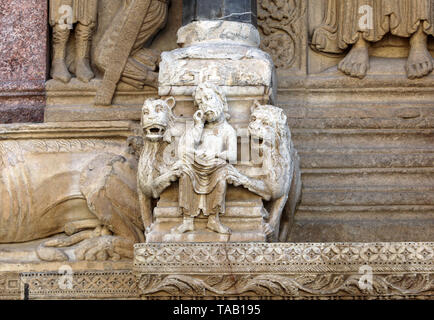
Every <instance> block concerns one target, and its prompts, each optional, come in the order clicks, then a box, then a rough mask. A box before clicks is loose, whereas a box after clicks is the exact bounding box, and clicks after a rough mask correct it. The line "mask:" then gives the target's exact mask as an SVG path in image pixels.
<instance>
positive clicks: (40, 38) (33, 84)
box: [0, 0, 48, 123]
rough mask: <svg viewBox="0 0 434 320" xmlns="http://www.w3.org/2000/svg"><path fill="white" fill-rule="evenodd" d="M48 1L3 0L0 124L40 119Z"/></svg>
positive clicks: (41, 116)
mask: <svg viewBox="0 0 434 320" xmlns="http://www.w3.org/2000/svg"><path fill="white" fill-rule="evenodd" d="M47 10H48V9H47V1H45V0H8V1H2V4H1V14H0V26H1V28H0V56H1V59H0V123H12V122H41V121H43V116H44V105H45V89H44V87H45V86H44V83H45V79H46V74H47V43H48V39H47Z"/></svg>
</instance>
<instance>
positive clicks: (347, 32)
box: [312, 0, 434, 79]
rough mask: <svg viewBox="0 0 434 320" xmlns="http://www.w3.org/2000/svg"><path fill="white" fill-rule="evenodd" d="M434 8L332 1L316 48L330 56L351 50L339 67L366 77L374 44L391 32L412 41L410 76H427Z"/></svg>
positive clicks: (421, 3) (385, 0)
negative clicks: (370, 51) (330, 54)
mask: <svg viewBox="0 0 434 320" xmlns="http://www.w3.org/2000/svg"><path fill="white" fill-rule="evenodd" d="M433 6H434V2H433V1H431V0H397V1H389V0H378V1H377V0H367V1H359V0H349V1H348V0H345V1H344V0H328V1H327V8H326V13H325V17H324V21H323V23H322V24H321V25H320V26H319V27H318V28H317V29H316V30H315V32H314V34H313V38H312V47H313V48H314V49H316V50H319V51H321V52H326V53H343V52H345V50H346V49H347V48H349V47H351V49H350V51H349V52H348V54H347V55H346V57H345V58H344V59H343V60H342V61H341V62H340V63H339V65H338V68H339V70H341V71H342V72H343V73H345V74H347V75H349V76H352V77H357V78H364V77H365V75H366V73H367V71H368V70H369V48H370V45H371V43H373V42H378V41H380V40H382V39H383V37H384V36H385V35H386V34H388V33H390V34H392V35H395V36H398V37H404V38H410V53H409V56H408V60H407V64H406V67H405V69H406V71H407V76H408V78H410V79H414V78H421V77H424V76H426V75H428V74H429V73H431V71H432V70H433V63H432V57H431V54H430V53H429V51H428V49H427V39H428V36H429V35H433V33H434V16H433ZM363 12H365V16H362V15H361V13H363Z"/></svg>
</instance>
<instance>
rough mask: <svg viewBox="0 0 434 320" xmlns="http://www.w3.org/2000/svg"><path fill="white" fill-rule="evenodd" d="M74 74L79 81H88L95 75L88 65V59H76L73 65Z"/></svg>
mask: <svg viewBox="0 0 434 320" xmlns="http://www.w3.org/2000/svg"><path fill="white" fill-rule="evenodd" d="M75 74H76V75H77V78H78V79H79V80H80V81H83V82H86V83H87V82H89V81H90V80H92V79H93V78H94V77H95V75H94V73H93V72H92V69H91V68H90V65H89V60H88V59H77V61H76V66H75Z"/></svg>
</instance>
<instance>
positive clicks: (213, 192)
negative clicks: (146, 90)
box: [131, 82, 301, 242]
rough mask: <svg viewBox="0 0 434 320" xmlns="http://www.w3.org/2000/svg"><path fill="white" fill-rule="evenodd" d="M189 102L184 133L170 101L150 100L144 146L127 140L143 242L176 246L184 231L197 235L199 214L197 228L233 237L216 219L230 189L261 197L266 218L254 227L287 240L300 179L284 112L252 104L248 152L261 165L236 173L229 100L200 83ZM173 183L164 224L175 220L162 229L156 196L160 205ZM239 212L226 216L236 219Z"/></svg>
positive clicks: (274, 238)
mask: <svg viewBox="0 0 434 320" xmlns="http://www.w3.org/2000/svg"><path fill="white" fill-rule="evenodd" d="M193 98H194V103H195V105H196V106H197V107H198V110H197V111H196V112H195V113H194V115H193V119H192V120H193V121H192V123H191V124H190V125H189V124H188V122H187V126H186V127H185V128H184V129H183V130H180V128H179V127H176V126H175V122H178V121H180V120H181V119H176V118H175V116H174V114H173V112H172V109H173V108H174V106H175V100H174V98H172V97H170V98H168V99H148V100H147V101H146V102H145V104H144V107H143V111H142V120H141V127H142V132H143V142H140V137H133V138H132V140H131V141H132V142H133V141H134V145H136V148H137V149H140V160H139V165H138V174H137V179H138V181H137V185H138V186H139V188H138V191H139V199H140V207H141V213H142V219H143V224H144V227H145V229H146V237H147V241H148V236H149V235H151V234H153V237H154V239H155V237H157V238H158V236H156V235H157V234H158V233H159V232H165V233H166V235H170V237H168V238H167V239H172V240H164V241H179V240H177V239H178V238H177V237H178V235H182V234H184V233H186V234H189V233H191V234H192V235H195V233H194V232H195V231H202V230H197V229H196V228H197V227H196V225H195V221H196V218H199V216H204V217H207V219H202V221H203V220H204V221H203V222H200V223H203V227H204V228H205V227H206V229H208V230H210V231H212V232H211V233H213V232H214V233H216V234H217V235H218V234H221V235H233V233H234V231H233V230H231V229H232V227H231V228H229V227H228V226H226V225H225V224H223V223H222V222H221V221H220V216H221V215H223V214H225V213H226V209H227V208H226V205H227V204H226V191H227V188H228V185H229V184H232V185H234V186H235V187H240V189H242V188H246V189H248V190H249V191H250V192H252V193H253V194H254V195H255V197H257V196H259V197H260V198H259V200H260V199H261V198H262V199H263V203H264V205H263V207H262V209H261V210H263V213H264V214H263V216H262V218H264V220H263V222H262V223H259V224H258V228H259V230H260V232H261V233H262V234H264V237H265V236H266V237H267V240H268V241H273V242H275V241H287V239H288V234H289V231H290V227H291V224H292V222H293V221H292V219H293V217H294V213H295V210H296V206H297V204H298V202H299V200H300V196H301V176H300V168H299V157H298V154H297V151H296V149H295V148H294V146H293V144H292V141H291V133H290V130H289V128H288V125H287V122H286V115H285V114H284V112H283V110H282V109H280V108H278V107H274V106H269V105H265V106H262V105H260V104H259V103H257V102H256V103H255V105H254V107H252V115H251V121H250V123H249V126H248V131H249V134H250V136H251V137H252V139H253V143H252V146H251V147H252V150H253V152H254V153H256V154H258V155H259V156H260V158H261V159H262V161H261V163H260V165H258V166H259V167H257V168H256V165H255V168H254V167H251V168H250V169H252V170H253V171H252V170H250V169H249V170H247V171H243V172H244V173H242V172H241V171H240V169H238V167H236V161H237V133H236V131H235V129H234V128H233V127H232V126H231V125H230V124H229V123H228V119H229V112H228V111H229V110H228V103H227V100H226V96H225V94H224V93H223V91H222V89H221V88H220V87H218V86H216V85H214V84H212V83H210V82H205V83H202V84H200V85H198V86H197V88H196V90H195V92H194V93H193ZM177 137H179V139H178V138H177ZM243 170H245V169H243ZM249 172H250V173H249ZM254 172H259V173H260V174H256V173H254ZM175 182H177V185H175V186H176V187H177V190H176V188H175V189H173V188H172V189H173V190H169V191H168V192H169V195H171V196H169V197H170V199H173V198H172V197H174V198H176V196H175V194H176V193H173V192H177V204H176V205H174V206H175V207H173V211H171V212H173V213H172V214H173V216H170V217H172V218H170V219H172V220H173V219H174V218H175V220H176V221H178V220H177V219H179V222H177V224H174V225H172V226H173V227H171V228H167V224H165V222H164V221H162V220H161V219H162V218H156V216H154V213H155V210H156V208H157V207H158V204H156V202H155V200H154V199H156V200H159V199H160V196H162V195H163V192H165V191H166V189H170V188H169V187H170V186H171V185H172V184H173V183H175ZM241 191H242V190H238V191H237V192H241ZM236 194H239V195H241V194H243V193H242V192H241V193H236ZM167 197H168V196H167V195H166V198H167ZM242 197H243V196H242ZM244 197H246V198H245V200H244V201H250V200H246V199H251V198H249V196H248V195H247V194H244ZM254 201H255V200H254ZM166 208H168V207H166ZM170 208H172V205H170ZM244 208H248V207H244ZM170 210H172V209H170ZM241 210H246V209H241ZM247 210H250V209H247ZM175 212H177V214H175ZM238 214H239V213H235V216H232V219H237V217H238V216H237V215H238ZM260 217H261V216H260ZM262 218H260V219H262ZM198 220H200V219H198ZM240 223H242V220H240ZM200 225H202V224H200ZM163 230H164V231H163ZM255 230H256V229H255ZM236 232H238V233H242V232H243V231H239V230H237V231H236ZM172 235H173V237H172ZM247 238H248V236H247ZM158 239H160V238H158ZM196 239H201V237H198V238H196Z"/></svg>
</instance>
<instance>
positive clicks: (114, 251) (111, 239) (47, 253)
mask: <svg viewBox="0 0 434 320" xmlns="http://www.w3.org/2000/svg"><path fill="white" fill-rule="evenodd" d="M72 246H74V248H72ZM68 249H72V250H73V251H72V252H73V256H74V258H73V259H72V260H77V261H80V260H89V261H93V260H99V261H106V260H113V261H115V260H119V259H121V258H122V257H124V258H132V257H133V242H132V241H131V240H128V239H125V238H122V237H118V236H112V235H111V232H110V231H109V230H108V229H107V228H106V227H103V226H98V227H97V228H95V230H85V231H80V232H78V233H76V234H73V235H71V236H67V237H64V238H57V239H53V240H49V241H47V242H45V243H43V244H42V245H40V246H39V248H38V249H37V251H36V253H37V255H38V257H39V258H40V259H41V260H43V261H67V260H69V258H68V256H67V254H66V253H65V251H66V250H68Z"/></svg>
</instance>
